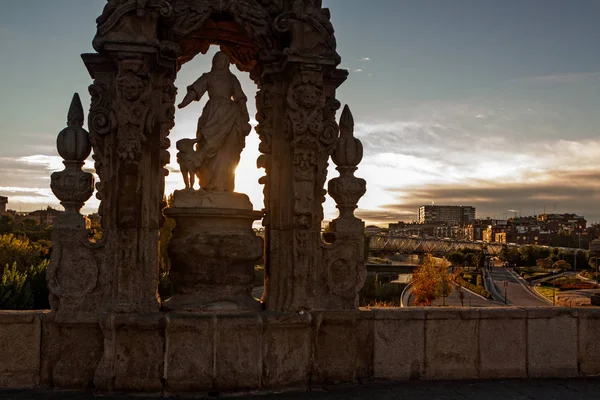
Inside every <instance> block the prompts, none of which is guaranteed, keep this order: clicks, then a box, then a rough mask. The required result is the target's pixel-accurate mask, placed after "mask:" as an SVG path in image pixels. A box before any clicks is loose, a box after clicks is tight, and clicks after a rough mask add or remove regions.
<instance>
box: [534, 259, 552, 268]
mask: <svg viewBox="0 0 600 400" xmlns="http://www.w3.org/2000/svg"><path fill="white" fill-rule="evenodd" d="M552 264H554V260H552V258H550V257H547V258H539V259H537V260H536V261H535V265H537V266H538V267H539V268H543V269H550V268H552Z"/></svg>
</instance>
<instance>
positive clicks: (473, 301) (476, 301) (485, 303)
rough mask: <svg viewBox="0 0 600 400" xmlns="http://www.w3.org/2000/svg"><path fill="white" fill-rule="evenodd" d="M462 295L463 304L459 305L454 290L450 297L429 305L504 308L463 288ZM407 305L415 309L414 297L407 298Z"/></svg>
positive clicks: (498, 303) (456, 293)
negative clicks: (463, 296)
mask: <svg viewBox="0 0 600 400" xmlns="http://www.w3.org/2000/svg"><path fill="white" fill-rule="evenodd" d="M463 293H464V295H465V298H464V300H463V304H461V302H460V296H459V295H458V291H457V290H456V287H455V289H454V290H453V291H452V293H450V296H448V297H446V299H437V300H435V301H434V302H433V303H431V305H432V306H442V305H443V304H446V306H449V307H461V306H462V307H501V306H504V304H502V303H500V302H497V301H494V300H487V299H485V298H483V297H482V296H478V295H476V294H474V293H472V292H470V291H468V290H466V289H465V288H463ZM409 305H410V307H415V304H414V296H413V295H412V293H411V295H410V297H409Z"/></svg>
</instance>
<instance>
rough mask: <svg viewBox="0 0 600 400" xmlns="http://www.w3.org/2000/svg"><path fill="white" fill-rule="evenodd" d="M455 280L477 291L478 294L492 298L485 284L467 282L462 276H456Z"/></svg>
mask: <svg viewBox="0 0 600 400" xmlns="http://www.w3.org/2000/svg"><path fill="white" fill-rule="evenodd" d="M455 282H456V283H458V284H459V285H460V286H462V287H464V288H465V289H468V290H470V291H472V292H475V293H477V294H478V295H481V296H483V297H485V298H486V299H491V298H492V294H491V293H490V292H488V291H487V290H485V288H484V287H483V286H476V285H473V284H472V283H470V282H467V281H465V280H464V279H462V278H461V277H460V276H459V277H457V278H456V280H455Z"/></svg>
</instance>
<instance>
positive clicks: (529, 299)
mask: <svg viewBox="0 0 600 400" xmlns="http://www.w3.org/2000/svg"><path fill="white" fill-rule="evenodd" d="M491 276H492V279H493V280H494V284H495V286H496V291H497V292H498V294H500V295H502V296H504V281H508V287H507V288H506V297H507V300H508V304H509V305H513V306H523V307H538V306H543V307H548V306H549V305H550V304H548V303H547V302H545V301H544V300H542V299H540V298H539V297H538V296H536V295H535V294H533V293H532V292H531V290H529V289H528V288H527V287H525V286H524V285H525V283H521V282H522V281H520V280H519V279H517V278H516V277H515V275H513V274H511V273H510V272H509V271H508V270H507V269H506V268H504V267H499V266H494V267H493V268H492V270H491Z"/></svg>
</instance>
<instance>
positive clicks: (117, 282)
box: [83, 0, 364, 312]
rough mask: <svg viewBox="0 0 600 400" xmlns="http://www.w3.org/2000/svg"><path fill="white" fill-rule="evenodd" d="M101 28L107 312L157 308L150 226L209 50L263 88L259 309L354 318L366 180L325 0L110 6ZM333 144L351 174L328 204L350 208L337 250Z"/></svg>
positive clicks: (96, 100) (98, 100)
mask: <svg viewBox="0 0 600 400" xmlns="http://www.w3.org/2000/svg"><path fill="white" fill-rule="evenodd" d="M97 24H98V30H97V34H96V36H95V38H94V41H93V45H94V48H95V50H96V51H97V53H95V54H84V55H83V59H84V62H85V64H86V66H87V68H88V70H89V72H90V74H91V76H92V78H93V79H94V83H93V85H92V86H91V87H90V93H91V95H92V105H91V109H90V114H89V117H88V118H89V123H88V126H89V130H90V140H91V142H92V147H93V149H94V160H95V162H96V171H97V174H98V176H99V178H100V182H99V183H98V184H97V197H98V198H99V199H100V200H101V205H100V214H101V216H102V224H103V228H104V231H105V241H104V243H103V244H102V246H103V249H102V250H101V251H100V252H103V255H102V259H103V263H104V264H103V267H102V272H101V274H100V277H99V280H98V284H97V287H98V288H99V289H98V290H100V291H104V292H105V298H106V299H108V300H110V301H108V302H107V305H106V309H107V310H108V311H122V310H128V311H132V312H133V311H138V312H143V311H151V310H153V309H156V308H157V307H158V301H157V295H156V293H157V290H156V288H157V271H158V259H157V253H158V251H157V246H158V230H159V227H160V225H161V221H162V218H163V217H162V213H161V211H162V209H163V208H164V206H165V203H164V202H163V196H164V177H165V175H166V174H167V173H168V171H167V170H166V169H165V167H166V165H167V164H168V163H169V160H170V155H169V152H168V150H169V147H170V141H169V138H168V136H169V132H170V130H171V128H172V127H173V126H174V123H175V107H174V105H175V98H176V94H177V88H176V86H175V78H176V76H177V72H178V70H179V69H180V68H181V66H182V65H183V64H184V63H185V62H187V61H189V60H191V59H192V58H193V57H194V56H196V55H197V54H200V53H206V51H207V50H208V47H209V46H210V45H213V44H216V45H219V46H220V47H221V50H223V51H225V52H226V53H228V54H229V56H230V57H231V59H232V60H233V62H234V63H235V64H236V65H237V67H238V68H239V69H240V70H242V71H246V72H249V73H250V77H251V79H253V80H254V82H255V83H256V84H257V87H258V93H257V95H256V102H257V104H256V106H257V115H256V119H257V121H258V122H259V125H258V127H257V129H256V130H257V132H258V134H259V138H260V146H259V151H260V152H261V156H260V157H259V159H258V161H257V164H258V167H259V168H263V169H264V170H265V176H264V177H263V178H261V180H260V183H261V184H262V185H264V191H263V192H264V200H265V209H264V215H265V216H264V219H263V225H264V226H265V240H266V249H265V260H266V276H267V279H266V290H265V296H264V298H263V300H264V303H265V307H266V308H267V309H271V310H282V311H289V310H296V309H298V308H321V309H323V308H338V309H344V308H355V307H356V306H357V293H358V290H360V286H361V285H362V283H361V281H362V280H363V279H362V278H361V277H362V274H363V271H362V270H361V266H362V265H363V263H362V257H363V255H362V248H363V238H362V227H363V224H362V221H360V220H358V219H356V218H355V217H354V216H353V214H352V212H351V211H352V210H353V209H354V208H355V207H356V201H354V200H348V199H350V198H351V199H354V198H356V196H358V197H360V196H361V195H362V193H364V181H362V183H361V182H359V183H358V184H356V182H354V181H352V179H356V178H354V177H353V176H352V171H354V170H355V169H356V164H357V163H358V162H359V161H360V157H362V148H360V151H358V149H357V147H356V146H357V144H355V142H353V141H352V140H354V139H353V138H352V137H351V136H352V131H353V121H352V118H351V115H350V113H349V110H348V111H345V115H346V119H345V121H346V124H345V130H344V129H342V136H344V135H345V138H344V139H343V140H342V138H340V129H339V126H338V124H337V121H336V111H337V110H338V109H339V108H340V103H339V101H337V100H336V98H335V91H336V89H337V87H338V86H339V85H341V84H342V83H343V82H344V80H345V79H346V78H347V76H348V72H347V71H345V70H340V69H338V68H337V66H338V65H339V63H340V61H341V59H340V57H339V55H338V54H337V52H336V41H335V37H334V30H333V27H332V25H331V23H330V14H329V10H328V9H324V8H322V2H321V0H108V2H107V4H106V7H105V8H104V11H103V13H102V15H101V16H100V17H99V18H98V20H97ZM344 132H346V133H345V134H344ZM359 144H360V143H358V145H359ZM336 146H337V147H338V148H339V149H338V150H339V151H338V150H336V152H337V153H339V156H338V157H337V159H339V160H342V161H336V164H338V169H340V168H341V169H340V171H341V173H342V170H343V171H349V172H348V173H346V172H344V173H342V175H343V176H342V177H341V178H343V179H341V178H340V179H341V180H340V181H338V182H337V184H336V185H334V186H335V191H336V192H337V196H335V198H336V201H337V202H338V204H340V205H339V206H338V208H340V210H342V209H343V210H350V211H344V213H343V214H344V216H343V218H342V216H340V218H338V220H340V221H338V223H337V224H336V226H337V227H338V233H337V235H336V241H335V243H333V244H324V243H323V241H322V239H321V223H322V221H323V208H322V203H323V202H324V200H325V194H326V193H327V191H326V190H325V189H324V184H325V181H326V177H327V169H328V160H329V157H330V156H331V155H332V153H333V152H334V149H335V148H336ZM345 146H350V147H349V148H350V149H352V151H350V152H349V153H348V152H347V151H346V150H344V149H345V148H346V147H345ZM345 151H346V153H344V152H345ZM350 154H352V155H353V156H351V157H350V158H348V156H349V155H350ZM358 154H360V157H358V156H357V155H358ZM334 160H335V158H334ZM344 160H345V161H344ZM348 160H350V161H348ZM352 160H356V161H352ZM340 163H341V164H340ZM344 179H345V180H344ZM348 179H350V180H351V181H352V182H353V183H352V184H347V183H345V182H346V181H348ZM342 181H343V182H342ZM348 182H350V181H348ZM349 185H350V186H352V185H354V186H352V187H350V186H349ZM342 203H343V204H342ZM342 219H343V221H341V220H342ZM336 221H337V220H336ZM339 227H342V228H339ZM334 231H335V229H334ZM355 261H356V262H355ZM332 268H333V270H334V271H335V273H331V271H332ZM345 270H348V271H349V274H348V275H349V276H353V278H352V281H351V282H350V283H344V282H339V281H338V280H339V279H341V278H340V277H343V276H344V271H345ZM354 276H356V278H354ZM332 277H335V280H336V281H335V282H331V279H333V278H332ZM328 279H329V281H328ZM332 287H335V288H344V290H332V289H331V288H332Z"/></svg>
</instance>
